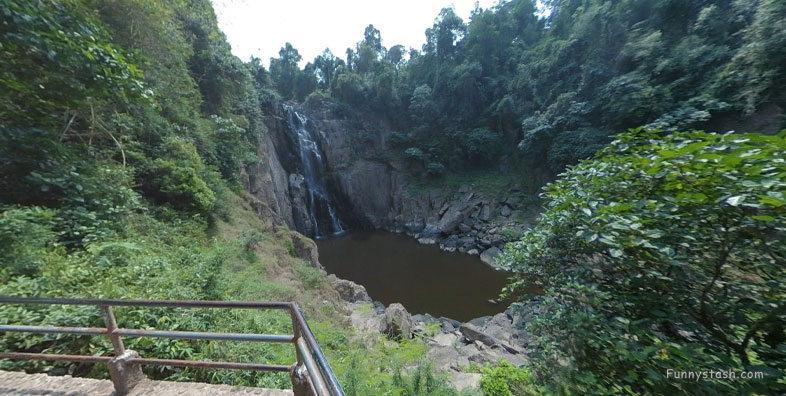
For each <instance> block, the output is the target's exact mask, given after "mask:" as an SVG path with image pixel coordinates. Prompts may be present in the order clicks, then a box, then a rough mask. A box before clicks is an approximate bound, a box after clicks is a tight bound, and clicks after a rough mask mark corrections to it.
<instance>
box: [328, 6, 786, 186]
mask: <svg viewBox="0 0 786 396" xmlns="http://www.w3.org/2000/svg"><path fill="white" fill-rule="evenodd" d="M782 3H783V2H780V1H777V0H763V1H757V2H754V1H750V2H748V1H732V0H702V1H692V2H684V1H672V0H658V1H644V0H641V1H625V2H611V1H606V0H589V1H578V0H560V1H549V2H544V7H546V8H544V9H540V10H539V9H538V6H537V4H536V2H534V1H531V0H511V1H502V2H500V4H498V5H496V6H494V7H492V8H490V9H485V10H484V9H480V8H476V9H475V11H474V12H473V13H472V15H471V16H470V19H469V21H463V20H462V19H461V18H460V17H459V16H458V15H456V13H455V12H454V10H453V9H451V8H446V9H444V10H442V12H440V14H439V15H438V16H437V17H436V19H435V21H434V25H433V26H432V27H431V28H429V29H427V30H426V32H425V39H426V40H425V42H426V44H424V45H423V48H422V49H410V50H409V52H408V54H407V55H408V56H404V53H405V51H403V47H401V46H392V47H391V48H390V49H386V48H385V47H384V45H383V44H384V32H381V33H380V31H379V30H377V29H375V28H374V27H373V26H368V27H367V28H366V30H365V32H364V39H363V40H362V41H361V42H359V43H358V44H357V46H356V47H355V48H352V49H348V50H347V60H346V63H345V64H343V65H340V66H336V67H335V69H334V68H333V67H332V65H336V63H335V61H333V62H330V63H328V64H330V65H331V67H330V68H329V69H330V70H335V72H334V73H326V72H325V71H324V66H317V67H316V68H314V69H313V70H314V72H316V73H317V75H318V76H319V79H320V84H319V85H318V87H319V89H322V90H324V91H325V92H328V93H330V94H331V96H332V97H333V98H334V99H335V100H337V101H338V102H339V103H343V104H345V105H349V106H350V107H353V108H355V109H357V110H359V111H371V112H373V113H375V114H377V115H378V116H384V117H387V118H389V119H390V120H392V122H393V123H394V128H396V129H397V130H398V131H399V132H400V133H402V134H403V135H404V136H406V147H403V150H406V148H409V147H417V148H419V149H420V150H421V151H423V152H424V153H427V155H426V156H425V157H424V158H423V161H425V162H437V163H442V164H445V165H448V166H449V167H451V168H456V167H457V166H462V165H467V164H468V165H472V166H478V165H480V164H489V163H496V162H497V161H498V160H499V158H501V155H503V154H512V155H513V156H514V157H515V158H517V159H518V160H520V161H522V162H523V163H525V164H527V165H529V166H535V167H543V168H545V170H547V171H548V172H550V173H551V174H556V173H558V172H559V171H561V170H562V169H563V168H564V167H565V165H566V164H572V163H576V161H578V160H579V159H580V158H586V157H587V156H588V155H591V154H592V153H593V152H594V151H595V150H596V149H598V148H600V147H602V146H603V145H604V144H606V143H608V142H609V141H610V138H609V136H610V135H611V134H613V133H615V131H617V132H619V131H621V130H625V129H626V128H630V127H635V126H643V125H647V126H648V127H649V128H659V129H663V130H672V131H673V130H684V129H687V128H707V129H712V130H718V131H727V130H732V129H734V130H738V131H740V130H743V131H745V130H747V131H754V130H755V131H761V130H762V129H764V130H766V131H768V132H775V131H778V130H780V129H781V128H782V127H783V126H784V124H783V117H782V115H783V109H784V108H786V97H785V96H784V94H783V92H782V90H779V89H778V87H779V86H781V85H782V84H783V83H784V79H785V78H786V73H785V72H784V66H783V65H784V64H786V54H784V50H783V49H784V48H786V34H784V29H783V28H782V23H780V22H779V21H783V20H784V19H785V18H786V6H784V5H783V4H782ZM538 15H541V16H538ZM544 15H547V16H544ZM358 33H360V32H358ZM314 64H315V65H324V64H325V60H324V59H320V58H317V59H316V60H315V61H314ZM326 76H328V77H327V78H328V80H325V78H326ZM332 79H335V82H334V81H333V80H332ZM426 88H428V90H429V91H430V94H429V95H428V96H426V95H424V94H425V93H426V92H427V91H426ZM413 104H414V106H413ZM765 113H766V114H770V115H767V116H764V117H760V119H759V120H758V121H757V120H756V118H757V117H756V116H754V115H758V114H765ZM479 130H482V131H485V132H484V133H483V134H482V135H483V136H484V138H483V139H477V138H475V139H472V138H470V137H472V136H475V137H477V136H478V133H477V132H476V131H479ZM473 131H474V132H473ZM468 138H469V140H471V141H467V140H468ZM500 141H504V142H506V143H507V144H505V145H502V146H503V147H505V148H506V149H505V150H501V151H500V150H497V147H494V146H499V142H500ZM572 141H573V142H575V141H577V142H580V144H571V145H567V146H566V143H569V142H572ZM478 144H480V145H481V146H485V147H477V149H476V150H474V149H473V150H470V151H473V152H475V151H476V152H485V153H493V155H485V156H481V157H478V156H477V155H470V156H467V155H466V154H467V152H468V150H467V147H468V146H477V145H478ZM516 145H518V149H509V148H508V147H514V146H516ZM575 146H583V147H585V148H584V149H581V148H577V147H575ZM478 158H482V161H479V160H478Z"/></svg>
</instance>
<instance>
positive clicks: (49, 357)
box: [0, 352, 112, 363]
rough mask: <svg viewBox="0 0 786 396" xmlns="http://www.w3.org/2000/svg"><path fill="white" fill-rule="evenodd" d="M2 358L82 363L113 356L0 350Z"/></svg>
mask: <svg viewBox="0 0 786 396" xmlns="http://www.w3.org/2000/svg"><path fill="white" fill-rule="evenodd" d="M0 359H13V360H46V361H57V360H67V361H69V362H82V363H107V362H109V361H110V360H112V357H111V356H84V355H57V354H48V353H26V352H0Z"/></svg>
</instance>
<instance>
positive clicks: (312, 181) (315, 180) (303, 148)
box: [284, 105, 344, 237]
mask: <svg viewBox="0 0 786 396" xmlns="http://www.w3.org/2000/svg"><path fill="white" fill-rule="evenodd" d="M284 112H285V113H286V114H287V119H288V122H289V127H290V128H291V130H292V131H294V132H296V133H297V141H298V147H299V155H300V168H301V171H302V172H303V179H304V181H305V183H306V189H307V192H308V194H307V197H308V202H307V203H306V204H307V205H308V211H309V217H310V218H311V224H312V226H313V228H314V236H316V237H321V236H327V235H336V234H340V233H343V232H344V227H343V226H342V225H341V221H340V220H339V218H338V214H337V213H336V209H335V207H334V205H333V203H332V202H331V200H330V195H329V194H328V191H327V186H326V185H325V178H324V170H325V162H324V160H323V158H322V152H321V151H320V149H319V145H317V142H316V139H315V137H314V135H313V132H312V131H310V130H309V129H308V128H307V126H306V124H307V122H308V119H307V118H306V117H305V116H303V115H302V114H300V113H298V112H297V111H295V109H294V108H292V106H290V105H284Z"/></svg>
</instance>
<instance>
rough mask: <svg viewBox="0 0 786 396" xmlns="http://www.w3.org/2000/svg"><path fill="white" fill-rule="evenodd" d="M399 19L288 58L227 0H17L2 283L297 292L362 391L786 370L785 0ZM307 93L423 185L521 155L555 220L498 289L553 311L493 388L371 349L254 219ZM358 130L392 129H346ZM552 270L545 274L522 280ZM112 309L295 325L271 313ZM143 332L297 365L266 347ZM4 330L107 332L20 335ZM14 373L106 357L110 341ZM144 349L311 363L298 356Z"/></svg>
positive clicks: (125, 294) (5, 286) (2, 133)
mask: <svg viewBox="0 0 786 396" xmlns="http://www.w3.org/2000/svg"><path fill="white" fill-rule="evenodd" d="M383 33H384V32H380V31H379V30H378V29H376V28H375V27H374V26H373V25H368V27H367V28H366V29H365V31H364V32H358V38H359V39H360V40H359V41H358V42H357V44H356V45H355V46H354V47H353V48H348V49H347V50H346V53H345V54H333V53H331V52H330V50H325V52H324V53H322V54H321V55H319V56H317V57H316V58H315V59H313V60H311V61H308V60H304V59H303V58H302V56H301V55H300V54H299V53H298V50H297V49H296V48H294V47H293V46H292V45H291V44H289V43H287V42H286V37H282V38H281V41H282V43H284V44H283V45H282V47H281V50H280V52H279V57H278V58H272V59H270V63H269V66H268V65H267V61H266V60H262V59H257V58H252V59H251V60H250V61H248V62H245V61H243V60H241V59H239V58H238V57H236V56H234V55H233V54H232V52H231V51H232V49H231V47H230V45H229V43H228V41H227V39H226V37H225V35H224V33H222V32H221V31H220V30H219V28H218V23H217V17H216V14H215V11H214V10H213V6H212V4H211V2H210V1H209V0H0V295H2V296H17V297H43V296H50V297H52V296H56V297H74V298H87V297H90V298H116V299H131V298H133V299H194V300H260V301H265V300H282V301H298V303H299V304H300V305H301V306H302V307H303V308H304V311H305V314H306V316H307V318H308V320H309V323H310V324H311V327H312V329H313V330H314V332H315V333H316V336H317V339H318V340H319V342H320V345H321V347H322V349H324V350H325V352H326V354H327V357H328V360H329V361H330V365H331V366H332V367H333V369H334V370H335V371H336V374H337V375H338V378H339V380H340V382H341V384H342V386H343V387H344V391H345V392H346V394H347V395H348V396H364V395H401V396H438V395H439V396H442V395H463V396H468V395H476V394H477V395H486V396H520V395H622V394H626V395H671V394H690V395H726V394H738V395H770V394H772V395H776V394H783V393H786V376H784V372H786V243H784V241H786V117H784V111H785V109H786V91H784V89H783V88H784V87H786V2H783V1H780V0H755V1H754V0H750V1H746V0H696V1H683V0H623V1H611V0H549V1H543V2H535V1H532V0H509V1H505V0H502V1H500V2H499V3H498V5H495V6H494V7H491V8H489V9H481V8H479V7H477V6H476V8H475V10H474V11H473V12H472V14H471V16H470V17H469V19H468V20H466V21H465V20H463V19H462V18H461V17H459V15H457V14H456V12H455V10H454V9H452V8H444V9H443V10H442V11H441V12H440V13H439V15H436V16H435V19H434V24H433V26H432V27H430V28H428V29H427V30H426V31H425V36H424V38H425V44H424V45H423V46H422V48H405V47H404V46H402V45H396V44H395V43H387V42H385V41H383ZM383 44H384V45H383ZM386 45H387V46H386ZM303 65H304V66H303ZM292 102H296V103H304V102H305V103H318V104H320V105H323V106H326V107H327V108H328V109H330V111H331V112H333V113H334V114H336V115H337V116H338V117H340V118H342V119H345V120H347V122H349V123H353V122H358V123H359V122H361V120H377V121H380V122H382V121H384V122H385V123H386V124H387V125H390V126H391V128H392V129H393V132H392V133H391V137H390V139H389V141H388V143H389V144H390V146H391V147H392V148H393V149H394V150H395V155H397V156H400V157H401V158H402V159H404V160H406V161H407V163H408V164H409V172H410V173H411V176H412V178H413V180H420V181H425V182H426V183H434V184H438V183H439V181H440V180H445V179H446V178H449V177H453V176H457V175H459V176H462V175H463V176H462V177H471V175H474V174H475V173H474V172H476V171H478V170H481V171H487V172H488V171H490V172H496V170H497V169H506V170H507V173H506V174H505V175H504V176H505V177H511V178H514V179H516V180H518V181H520V182H521V183H522V184H524V185H526V186H532V188H533V190H535V191H537V192H540V196H541V197H542V209H541V211H540V214H539V216H538V218H537V221H536V222H535V224H534V225H533V226H532V227H531V228H529V229H528V230H527V231H526V232H525V233H524V234H523V235H521V236H520V239H519V240H517V241H514V242H511V243H509V244H508V245H507V248H506V249H505V250H506V251H505V253H504V254H503V255H502V256H501V258H500V260H499V262H500V263H501V264H502V265H504V266H505V267H506V268H507V269H508V270H510V271H511V279H510V281H511V283H510V285H509V286H508V287H507V288H505V290H504V291H501V292H503V293H507V294H511V295H514V296H517V298H519V299H522V300H525V299H533V298H534V299H536V300H537V301H539V303H540V304H541V305H542V307H544V311H543V312H544V313H543V314H542V315H540V316H538V317H537V318H536V319H534V320H533V321H531V322H529V323H527V331H528V333H529V334H530V336H531V341H530V346H529V348H530V351H529V363H528V364H527V365H524V366H521V367H515V366H513V365H511V364H509V363H506V362H499V363H498V364H496V365H485V366H481V365H474V366H473V368H472V370H473V371H474V372H477V373H480V374H482V375H483V377H482V380H481V381H480V388H479V389H477V390H463V391H461V392H459V391H457V390H456V389H455V387H454V386H453V385H452V384H451V383H450V382H449V381H447V380H446V378H445V377H444V376H442V375H441V373H440V372H439V371H438V370H436V369H435V368H434V365H433V362H430V361H428V360H427V359H424V358H423V355H424V350H425V348H426V347H425V346H424V345H423V344H422V343H421V342H419V341H417V340H406V339H404V340H395V339H386V338H384V336H382V335H375V336H374V337H376V338H375V342H373V343H371V345H372V346H371V347H368V345H369V343H368V340H364V339H361V338H362V337H361V338H359V337H358V335H357V334H353V333H352V331H351V330H350V329H348V328H346V327H345V326H344V324H343V322H342V320H341V318H340V317H339V316H340V315H338V314H337V312H339V311H341V310H343V308H341V307H342V303H343V302H342V301H341V299H340V298H339V297H338V295H337V294H336V292H335V291H334V290H332V287H331V285H330V282H329V280H328V278H327V274H326V273H325V271H324V270H322V269H318V268H314V267H313V266H311V265H309V263H308V262H307V261H306V260H305V259H304V258H303V257H301V256H300V255H299V254H298V253H297V248H296V246H299V245H300V244H302V243H306V242H303V240H307V238H306V237H304V236H301V235H299V234H298V233H297V232H295V231H292V230H289V229H287V228H286V227H281V226H279V225H276V224H273V222H272V221H271V220H270V219H267V218H264V217H260V216H259V215H258V212H257V211H256V208H257V206H255V205H256V202H255V201H254V198H253V197H251V196H250V195H251V194H250V193H249V191H247V186H248V183H249V180H251V179H253V178H254V177H255V176H254V175H253V173H252V169H253V168H254V167H255V166H257V165H259V164H261V163H265V162H266V161H268V160H269V159H268V158H266V157H265V153H264V151H262V150H260V149H259V147H260V145H262V142H263V140H264V137H265V136H266V134H267V133H268V129H267V127H266V123H265V121H266V120H267V119H269V116H270V114H271V113H272V111H273V109H275V108H279V107H280V106H281V104H283V103H292ZM364 139H368V140H375V139H377V137H376V136H374V134H373V133H369V134H367V135H364V136H360V137H358V139H357V141H353V142H351V143H350V144H354V145H363V144H366V143H367V142H366V141H364ZM468 175H469V176H468ZM532 279H538V281H537V282H538V283H539V284H540V286H541V287H542V289H543V294H542V295H539V296H535V297H533V296H529V295H522V294H521V289H524V286H525V284H527V283H528V282H530V281H531V280H532ZM117 316H118V322H119V323H120V325H121V326H122V327H128V328H167V329H171V330H178V329H182V330H191V331H224V332H227V331H242V332H254V333H282V334H283V333H285V332H291V331H292V328H291V322H290V321H289V318H288V316H287V315H284V314H281V313H275V312H272V313H271V312H251V311H245V310H244V311H228V312H218V311H210V310H193V311H189V313H188V314H181V313H180V312H177V311H175V310H172V309H166V308H155V309H148V310H141V309H131V308H127V309H118V311H117ZM23 323H24V324H30V323H36V324H43V325H59V326H78V327H92V326H95V327H101V326H103V325H102V321H101V318H100V317H99V316H96V315H95V314H94V313H93V312H92V311H91V310H89V309H87V308H85V307H76V306H63V307H51V306H12V305H0V324H23ZM366 337H368V336H366ZM127 346H128V347H129V348H131V349H133V350H136V351H139V352H140V354H141V355H142V356H145V357H156V358H167V359H194V360H200V359H202V360H205V359H213V360H227V361H238V362H265V363H276V364H289V363H291V361H293V360H294V351H293V350H291V348H287V346H276V345H266V344H243V343H239V344H237V343H236V344H230V343H224V342H220V341H198V342H196V341H186V340H159V339H146V338H138V339H129V340H128V341H127ZM0 350H3V351H12V350H13V351H26V352H44V353H60V354H85V355H102V354H110V353H111V351H112V345H111V343H110V342H109V340H108V339H106V338H103V337H88V336H78V337H77V336H65V335H58V336H51V335H43V334H42V335H29V334H21V333H2V334H0ZM0 369H1V370H25V371H28V372H48V373H53V374H58V375H62V374H70V375H74V376H86V377H93V378H108V373H107V371H106V367H105V366H104V365H101V364H96V365H92V364H86V363H67V362H57V363H54V362H29V361H28V362H19V361H11V360H0ZM669 370H671V371H678V372H679V371H682V372H685V371H693V372H696V371H703V372H707V371H718V372H720V371H729V370H733V371H736V372H755V373H761V374H760V377H759V378H755V379H742V378H736V379H733V380H729V379H727V378H707V379H704V380H701V381H680V380H675V379H674V378H669V376H668V373H669ZM145 372H146V374H147V375H148V376H150V377H151V378H155V379H167V380H175V381H203V382H210V383H216V384H231V385H251V386H261V387H268V388H289V387H290V386H291V383H290V381H289V378H288V376H287V375H285V374H271V373H264V372H245V371H237V370H235V371H233V370H208V369H190V368H189V369H178V368H171V367H164V366H149V367H145Z"/></svg>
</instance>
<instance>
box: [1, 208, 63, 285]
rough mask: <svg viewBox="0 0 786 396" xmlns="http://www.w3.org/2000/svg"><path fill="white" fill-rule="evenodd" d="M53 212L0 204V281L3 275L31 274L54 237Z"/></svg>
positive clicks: (41, 262) (36, 270)
mask: <svg viewBox="0 0 786 396" xmlns="http://www.w3.org/2000/svg"><path fill="white" fill-rule="evenodd" d="M53 225H54V212H53V211H51V210H46V209H41V208H36V207H29V208H4V209H3V210H2V212H0V271H3V270H5V271H6V272H5V275H2V272H0V283H2V282H6V281H7V280H6V279H5V276H18V275H26V276H35V275H37V274H38V272H39V270H40V269H41V267H42V266H43V265H44V261H45V259H46V257H47V248H48V247H51V245H52V244H53V243H54V241H55V233H54V232H52V230H51V228H52V226H53Z"/></svg>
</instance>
